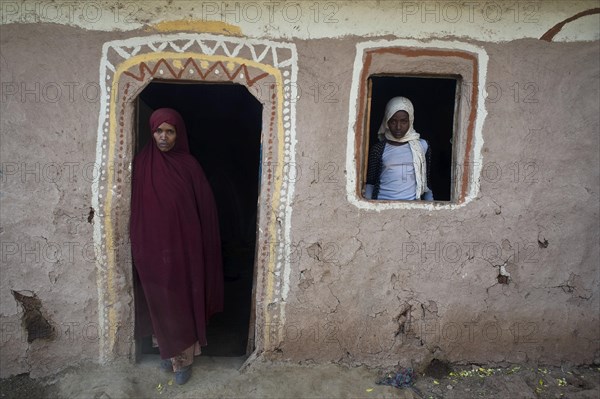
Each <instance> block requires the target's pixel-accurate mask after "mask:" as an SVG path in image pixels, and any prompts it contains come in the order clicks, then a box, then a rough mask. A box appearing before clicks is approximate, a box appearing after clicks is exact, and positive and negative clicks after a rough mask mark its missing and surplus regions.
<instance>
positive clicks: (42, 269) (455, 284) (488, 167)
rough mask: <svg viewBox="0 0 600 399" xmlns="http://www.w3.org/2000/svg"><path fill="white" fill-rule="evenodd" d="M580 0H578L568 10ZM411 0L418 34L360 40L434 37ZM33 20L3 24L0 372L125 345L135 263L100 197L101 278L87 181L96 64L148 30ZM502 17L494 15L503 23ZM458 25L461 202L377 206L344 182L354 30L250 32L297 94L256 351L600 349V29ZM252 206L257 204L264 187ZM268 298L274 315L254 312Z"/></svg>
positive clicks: (502, 357) (583, 357)
mask: <svg viewBox="0 0 600 399" xmlns="http://www.w3.org/2000/svg"><path fill="white" fill-rule="evenodd" d="M341 4H342V5H346V6H348V4H347V3H346V2H341ZM584 6H585V4H583V6H582V5H581V4H580V3H577V7H578V8H577V11H579V10H580V9H585V7H584ZM348 7H349V6H348ZM385 7H390V6H389V5H386V6H385ZM385 7H384V8H385ZM481 7H484V5H482V6H481ZM556 7H558V8H559V9H556V10H554V11H555V12H554V13H553V12H552V10H551V11H548V12H547V13H546V14H544V17H543V18H542V19H540V20H538V23H537V24H534V25H524V26H526V27H527V29H529V30H531V29H533V30H534V33H535V34H538V33H539V32H541V33H543V32H545V31H546V30H547V29H549V28H550V27H552V26H553V25H554V24H555V23H556V22H559V21H560V20H561V18H562V17H563V16H564V15H566V16H570V15H572V14H573V13H571V14H568V12H567V11H568V9H567V10H563V9H562V8H560V7H559V6H556ZM392 9H394V8H393V7H392ZM346 10H348V8H346ZM9 11H10V10H9ZM383 11H385V10H383ZM383 11H382V12H383ZM388 11H389V10H388ZM406 11H407V10H405V12H406ZM4 12H5V14H4V15H7V14H6V10H5V11H4ZM11 12H12V11H11ZM148 12H149V11H148ZM149 13H150V16H151V17H152V16H154V17H156V15H157V14H153V13H152V12H149ZM359 13H360V10H354V11H352V12H350V14H349V15H350V16H356V14H359ZM21 14H22V13H21ZM19 15H20V14H19ZM175 15H177V13H175ZM406 15H407V18H409V16H410V18H409V20H408V21H407V23H408V24H410V23H411V22H412V25H410V26H411V27H414V26H417V28H418V29H416V30H414V31H415V34H414V35H412V36H411V35H407V34H401V33H400V32H399V31H394V32H390V31H389V29H388V28H386V29H387V31H386V29H384V30H383V31H381V30H379V29H376V28H375V27H373V26H371V25H369V24H367V25H368V27H364V26H362V27H361V28H360V29H366V30H368V31H369V32H370V33H369V36H370V38H369V40H372V39H373V38H375V39H393V38H394V37H407V38H411V37H419V36H426V37H429V36H427V33H424V32H428V31H429V30H430V29H431V27H430V26H429V25H428V24H426V23H425V24H424V23H422V22H419V21H420V19H419V18H420V17H421V14H414V15H416V17H415V16H411V14H406ZM482 15H483V14H482ZM490 18H491V17H490ZM563 19H564V18H563ZM13 22H15V21H13ZM29 22H35V21H27V20H24V21H16V22H15V23H10V24H4V25H2V26H1V27H0V29H1V33H2V35H1V42H0V45H1V54H2V58H1V59H0V66H1V71H0V80H1V82H2V93H1V96H2V101H1V103H0V107H1V108H0V111H1V114H2V115H1V116H2V117H1V122H0V123H1V140H2V148H1V156H2V160H1V161H2V191H1V193H2V197H1V198H0V200H1V205H2V209H1V217H2V220H1V230H0V235H1V241H2V248H1V249H2V254H1V256H2V268H1V273H2V279H1V289H0V299H1V301H0V317H1V325H2V336H1V342H0V348H1V354H2V356H1V358H0V363H1V364H0V369H1V370H2V371H1V372H2V376H3V377H4V376H8V375H13V374H18V373H22V372H31V373H32V376H41V375H48V374H53V373H55V372H56V371H58V370H60V369H62V368H64V367H67V366H70V365H74V364H77V363H78V362H99V361H106V360H107V359H106V358H105V357H103V354H106V353H107V351H108V352H109V353H110V354H111V356H110V357H109V358H110V359H112V358H127V357H131V354H132V345H133V342H132V340H131V329H132V328H133V319H132V306H133V304H132V293H131V290H130V287H131V281H130V276H129V275H128V274H127V273H118V271H119V270H126V269H127V262H126V258H127V254H128V249H129V248H128V247H127V240H126V237H124V236H125V235H126V225H127V220H126V209H125V210H123V209H122V208H121V209H120V210H119V209H115V210H112V211H113V213H109V215H110V216H115V215H116V216H118V218H116V220H112V221H111V223H113V222H114V223H117V224H118V226H117V228H116V230H115V231H116V232H117V237H115V241H114V242H113V243H112V245H113V246H116V247H113V248H109V250H111V251H113V253H115V252H118V253H119V254H120V255H119V257H118V258H117V259H118V260H119V262H120V260H123V263H118V262H117V264H116V268H115V269H114V271H116V272H117V273H116V274H114V275H112V277H110V279H108V280H110V284H112V285H111V287H112V288H114V291H110V292H114V294H115V295H114V297H111V298H108V299H107V300H104V299H103V298H105V297H106V295H107V294H106V292H107V288H106V284H108V283H106V281H108V280H107V278H106V275H105V273H106V270H105V269H103V265H104V263H102V262H103V259H102V257H103V256H106V254H107V248H104V247H103V246H102V245H106V243H104V242H103V241H102V240H99V239H98V237H99V234H100V233H97V232H98V231H100V230H101V228H102V226H106V223H107V221H106V213H103V212H102V209H99V207H97V206H94V204H93V197H94V195H96V196H97V195H98V192H93V191H92V187H94V184H98V185H99V186H101V184H99V183H100V182H101V179H102V170H105V168H106V165H103V164H102V158H100V159H98V154H101V153H102V152H101V151H102V150H101V149H100V150H98V148H99V147H100V148H102V145H103V144H102V143H100V146H99V147H98V140H99V134H98V132H99V126H98V124H99V120H100V119H101V118H100V117H102V116H103V115H104V113H106V112H108V110H107V109H104V108H103V106H102V101H101V100H102V91H101V87H103V86H102V85H103V82H99V74H98V71H99V66H100V62H101V54H102V46H103V45H104V44H105V43H106V42H109V41H113V40H117V39H128V38H134V37H137V38H140V37H141V38H143V37H145V36H148V35H150V34H156V31H152V32H148V31H146V30H139V29H137V27H136V29H132V30H127V31H122V32H117V31H115V30H114V28H110V27H109V28H107V29H100V27H97V29H98V30H86V29H83V28H81V27H77V26H71V27H68V26H64V25H66V24H56V23H54V24H53V23H43V22H44V21H37V22H42V23H29ZM228 22H229V23H231V22H233V23H234V25H235V22H236V21H235V20H233V21H232V20H229V21H228ZM485 22H486V21H485V19H484V20H483V22H482V23H484V24H485ZM507 24H508V25H507V26H508V28H506V29H505V30H502V29H499V31H500V32H504V33H503V35H508V36H510V35H509V34H507V33H506V30H511V29H510V28H511V24H510V23H507ZM71 25H73V24H71ZM75 25H77V24H75ZM240 25H241V32H244V29H255V28H256V25H255V24H249V23H248V21H243V18H242V19H241V20H240ZM407 26H409V25H407ZM452 26H453V27H454V28H455V29H458V30H459V31H460V29H461V28H460V27H458V28H457V27H456V26H457V25H456V24H455V25H452ZM464 26H465V27H466V28H465V29H466V30H467V31H468V32H467V33H465V35H464V37H461V38H459V39H460V40H458V39H456V38H453V39H452V40H457V41H459V42H462V43H468V44H469V45H473V46H477V47H478V48H480V49H481V50H482V51H483V52H484V53H485V54H487V57H488V62H487V68H486V81H485V85H486V88H487V100H486V101H485V103H480V104H478V107H479V108H478V109H479V111H481V110H483V109H485V110H486V112H487V115H486V116H485V118H483V119H482V121H483V125H482V126H481V138H480V139H481V143H482V147H481V154H480V158H478V159H474V160H473V162H479V163H480V165H479V166H480V168H479V173H478V174H477V175H475V176H473V179H472V181H471V182H470V184H473V185H474V187H476V191H475V192H476V195H475V197H474V198H472V199H471V200H470V201H469V202H468V203H465V204H464V205H462V206H457V207H454V208H451V207H441V208H434V209H431V208H427V209H425V208H414V209H408V208H407V209H403V208H397V209H376V208H372V209H370V208H368V207H366V208H364V207H357V206H356V205H355V203H353V202H352V201H350V199H351V196H352V195H353V194H352V192H349V191H348V190H347V186H348V184H347V183H348V181H347V179H348V172H349V171H348V165H349V164H348V156H349V155H348V154H350V156H355V155H356V154H355V153H354V152H353V151H350V152H348V142H349V139H348V137H349V135H348V132H349V130H350V131H352V129H354V127H353V126H352V123H351V122H349V118H348V115H349V113H351V112H356V107H357V105H356V104H355V103H354V102H353V101H352V100H351V97H352V93H351V87H352V83H353V82H352V79H353V74H354V72H355V69H356V68H357V66H356V64H355V59H356V54H357V47H356V46H357V43H360V42H363V41H364V40H366V38H365V37H361V36H339V34H338V33H327V31H325V33H323V32H321V31H319V32H320V33H319V34H320V35H321V36H325V37H319V38H306V37H304V38H299V37H293V36H290V37H285V35H287V34H288V32H287V31H285V30H284V31H282V32H280V34H281V35H282V37H275V38H273V36H277V35H276V34H274V33H267V34H264V35H263V36H264V38H266V39H269V40H276V41H281V42H284V43H293V45H294V46H295V50H296V52H297V80H296V85H295V86H296V87H297V88H298V98H297V99H296V101H295V105H294V106H295V121H294V122H295V126H294V129H295V135H294V141H295V150H294V154H293V155H294V170H295V172H296V173H295V174H294V175H293V176H292V175H289V174H287V172H289V169H286V170H287V172H286V170H281V171H280V173H279V174H276V175H275V176H274V177H272V179H281V180H282V181H284V182H287V183H288V184H290V185H292V184H293V187H294V190H293V195H292V197H291V202H290V204H289V209H288V210H289V212H290V213H289V215H283V216H284V218H285V217H289V221H288V222H289V223H288V224H287V226H289V229H288V231H287V235H285V236H283V238H281V237H271V238H272V239H275V240H278V241H279V242H280V243H281V242H282V243H283V244H282V245H281V247H280V249H279V250H280V252H281V257H282V258H283V260H282V262H283V264H284V266H285V272H284V273H283V275H282V276H281V278H280V280H277V281H278V282H279V286H280V287H281V292H280V291H277V292H270V291H268V289H269V288H268V284H266V283H263V282H262V281H264V279H265V278H266V277H267V276H268V275H269V274H270V272H269V270H270V269H267V268H266V267H267V266H264V267H263V265H269V264H270V263H269V261H268V260H267V259H266V258H265V259H263V260H264V262H263V263H260V264H259V266H258V267H259V270H258V273H259V274H258V286H257V297H256V310H257V319H256V345H257V348H258V349H257V354H259V355H263V356H265V357H267V358H272V359H290V360H295V361H297V360H301V361H302V360H306V361H315V362H327V361H340V362H344V363H349V364H361V363H364V364H369V365H376V366H383V365H393V364H403V365H406V364H410V363H412V364H413V365H415V366H419V365H421V364H423V363H424V362H426V361H427V360H429V359H431V358H432V357H438V358H442V359H446V360H449V361H455V362H482V363H488V362H523V361H536V362H541V363H549V364H561V363H563V362H566V363H589V362H593V361H595V362H598V361H599V360H600V359H599V358H600V353H599V346H598V334H599V331H598V314H597V309H598V306H599V296H598V288H597V285H598V284H597V282H598V268H597V259H598V257H599V253H598V251H599V250H598V245H597V243H598V239H599V232H598V204H599V202H598V192H599V187H598V181H599V169H600V168H599V166H600V165H599V155H598V146H599V142H598V129H599V126H600V124H599V120H598V115H597V109H598V101H599V100H598V72H599V70H600V65H599V61H598V42H597V40H596V41H591V42H589V41H577V40H564V42H552V41H550V42H548V41H545V40H539V37H541V34H540V35H539V36H533V34H531V35H530V36H527V35H524V36H525V37H523V38H516V37H512V38H511V37H508V38H505V39H504V40H509V39H510V40H509V41H502V42H499V41H498V40H495V39H494V40H492V38H493V35H491V36H489V34H488V33H484V34H482V35H483V37H482V38H481V39H480V40H478V39H477V38H475V37H472V36H473V35H474V33H472V32H471V29H472V26H471V25H468V24H466V22H465V24H464ZM519 26H522V25H517V24H515V25H514V28H515V29H512V30H516V31H518V29H516V27H519ZM102 27H106V26H105V25H102ZM178 27H179V30H178V29H175V31H181V30H182V29H181V25H178ZM337 27H338V29H342V28H343V29H342V30H344V29H346V28H347V25H345V24H344V23H340V24H339V25H337ZM339 27H342V28H339ZM493 27H494V28H496V27H497V26H496V25H493ZM176 28H177V27H176ZM205 28H206V29H207V31H209V32H211V33H218V34H226V35H227V34H228V33H227V32H223V31H222V32H215V31H214V30H210V29H209V28H210V26H207V25H205ZM190 29H191V30H192V31H193V29H198V28H197V26H196V27H191V28H190ZM289 29H290V32H292V31H293V29H292V28H291V27H290V28H289ZM306 29H307V28H306V27H305V26H304V25H302V32H305V30H306ZM565 29H566V28H565ZM183 31H185V32H188V33H189V30H185V29H183ZM574 32H575V33H573V37H579V36H578V35H582V34H583V35H584V36H585V37H588V36H591V37H592V38H594V37H595V35H596V36H597V34H596V33H595V32H592V33H589V32H587V31H586V30H585V29H583V33H582V31H581V30H577V29H575V30H574ZM197 33H198V34H203V32H202V31H200V32H197ZM230 33H231V32H230ZM392 33H393V35H392ZM327 35H329V36H330V37H327ZM499 35H500V34H499ZM586 35H587V36H586ZM233 36H235V37H244V36H243V34H241V36H240V34H239V33H237V34H235V35H233ZM300 36H301V35H300ZM459 36H460V35H459ZM500 36H502V35H500ZM254 37H259V38H260V37H261V36H260V35H255V36H254ZM527 37H529V38H527ZM438 39H439V38H438ZM442 39H444V38H443V37H442ZM448 40H449V39H448ZM424 68H426V66H424ZM392 72H393V71H392ZM432 95H434V94H432ZM259 100H260V101H261V102H263V104H269V99H268V98H264V97H263V98H259ZM267 119H268V118H267ZM349 128H350V129H349ZM130 133H131V132H130ZM131 138H132V136H131V135H129V136H127V139H128V140H131ZM131 145H132V144H131V142H128V143H126V144H125V146H126V147H127V146H131ZM99 151H100V152H99ZM350 165H352V163H350ZM297 172H299V173H297ZM266 173H267V172H266V171H265V172H264V174H263V181H268V178H269V176H268V175H267V174H266ZM124 191H125V192H126V191H127V187H124ZM125 199H126V198H125ZM125 199H124V200H123V204H125V203H126V200H125ZM260 211H261V212H262V214H267V213H269V211H270V210H269V209H268V204H264V203H263V204H261V210H260ZM113 219H114V218H113ZM274 220H275V219H274ZM263 223H264V222H263ZM113 227H114V226H113ZM95 229H96V230H95ZM119 234H120V235H121V236H118V235H119ZM109 246H110V245H109ZM261 267H262V268H261ZM282 292H284V293H285V295H283V294H282ZM267 298H268V299H267ZM273 304H276V306H278V309H279V310H278V312H279V313H278V314H280V315H283V316H284V317H280V318H279V319H273V318H272V317H267V315H268V314H269V313H268V312H269V311H270V310H269V309H270V308H271V307H272V306H275V305H273ZM109 309H111V310H110V311H112V312H116V313H115V314H118V315H119V317H120V319H118V320H119V324H118V326H117V325H115V324H111V322H110V321H106V320H105V316H104V315H105V314H109V313H110V312H109ZM111 329H117V330H115V331H110V330H111ZM107 340H108V341H110V342H109V344H110V345H109V344H106V345H105V344H103V342H104V343H105V342H107ZM111 340H112V341H111ZM103 348H104V349H103ZM103 351H104V352H103Z"/></svg>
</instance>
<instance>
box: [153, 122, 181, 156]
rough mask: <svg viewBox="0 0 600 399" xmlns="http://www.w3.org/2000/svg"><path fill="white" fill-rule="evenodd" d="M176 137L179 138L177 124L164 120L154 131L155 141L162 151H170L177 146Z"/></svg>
mask: <svg viewBox="0 0 600 399" xmlns="http://www.w3.org/2000/svg"><path fill="white" fill-rule="evenodd" d="M175 139H177V131H176V130H175V126H173V125H171V124H169V123H167V122H163V123H162V124H161V125H160V126H159V127H158V128H156V131H155V132H154V141H156V146H157V147H158V149H159V150H161V151H162V152H167V151H170V150H171V149H172V148H173V147H174V146H175Z"/></svg>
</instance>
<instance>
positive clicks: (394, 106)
mask: <svg viewBox="0 0 600 399" xmlns="http://www.w3.org/2000/svg"><path fill="white" fill-rule="evenodd" d="M398 111H405V112H406V113H407V114H408V121H409V128H408V131H407V132H406V134H405V135H404V136H402V137H401V138H399V139H397V138H395V137H394V136H393V135H392V132H390V129H389V128H388V121H389V120H390V119H391V118H392V116H394V114H395V113H396V112H398ZM414 114H415V111H414V108H413V105H412V103H411V102H410V100H409V99H408V98H406V97H394V98H392V99H391V100H390V101H388V103H387V105H386V106H385V115H384V117H383V121H381V126H380V127H379V131H378V132H377V135H378V136H379V140H380V141H384V140H385V139H387V140H390V141H396V142H398V143H406V142H408V145H409V146H410V151H411V152H412V158H413V165H414V168H415V178H416V180H417V190H416V195H417V199H420V198H421V195H423V193H424V192H426V191H428V190H429V189H428V188H427V163H426V162H425V152H424V151H423V147H422V146H421V143H420V142H419V138H420V137H421V136H420V135H419V133H417V132H416V131H415V129H414V128H413V122H414V120H415V117H414Z"/></svg>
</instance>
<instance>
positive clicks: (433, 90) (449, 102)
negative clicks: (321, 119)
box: [363, 75, 460, 201]
mask: <svg viewBox="0 0 600 399" xmlns="http://www.w3.org/2000/svg"><path fill="white" fill-rule="evenodd" d="M457 85H460V79H459V78H458V77H443V76H439V77H438V76H436V77H433V76H393V75H374V76H371V77H369V81H368V87H369V90H370V93H369V96H368V98H369V99H370V103H369V104H368V105H367V107H368V108H369V109H370V112H369V121H368V126H367V128H368V132H365V134H366V136H367V137H368V143H367V142H366V140H365V144H368V148H369V150H366V151H365V155H366V156H365V166H364V167H363V172H366V164H367V163H368V154H369V152H370V149H371V148H372V147H373V145H374V144H375V143H376V142H378V141H379V140H378V137H377V131H378V129H379V126H380V124H381V121H382V120H383V117H384V110H385V106H386V104H387V102H388V100H390V99H391V98H393V97H396V96H403V97H406V98H408V99H409V100H410V101H411V102H412V103H413V106H414V109H415V114H414V115H415V121H414V129H415V130H416V131H417V133H419V134H420V136H421V138H422V139H425V140H426V141H427V143H428V144H429V154H430V158H431V159H430V161H431V162H430V163H429V164H428V165H427V166H428V167H429V170H428V175H429V176H428V179H429V180H428V182H427V183H428V186H429V188H430V189H431V190H432V191H433V195H434V198H435V200H436V201H450V198H451V196H450V193H451V188H452V163H453V162H452V135H453V132H454V119H455V118H454V115H455V111H456V107H455V104H456V102H455V100H456V98H455V96H456V93H457V90H456V88H457ZM364 176H366V174H365V175H364ZM363 181H365V180H363Z"/></svg>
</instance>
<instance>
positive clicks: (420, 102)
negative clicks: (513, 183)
mask: <svg viewBox="0 0 600 399" xmlns="http://www.w3.org/2000/svg"><path fill="white" fill-rule="evenodd" d="M356 57H357V59H356V61H355V64H354V65H355V69H354V79H353V82H352V88H351V99H350V113H349V115H350V116H349V118H350V119H349V130H348V139H349V150H353V153H352V152H350V151H349V152H348V155H349V156H348V158H347V170H348V175H347V176H348V177H347V194H348V199H349V201H350V202H351V203H353V204H355V205H356V206H358V207H360V208H365V209H401V208H419V207H421V208H427V209H438V208H439V209H450V208H453V207H456V206H461V205H463V204H465V203H467V202H469V201H470V200H471V199H472V198H474V197H475V196H476V194H477V191H478V189H479V186H478V176H479V173H480V170H481V159H480V158H481V146H482V142H483V140H482V137H481V127H482V123H483V119H484V118H485V115H486V112H485V104H484V102H483V95H484V94H483V89H482V88H483V87H484V85H485V82H484V80H485V72H486V68H487V54H486V53H485V51H484V50H483V49H481V48H479V47H476V46H473V45H470V44H467V43H459V42H439V41H437V42H427V43H422V42H419V41H416V40H401V39H399V40H393V41H374V42H365V43H359V44H358V45H357V55H356ZM397 96H403V97H407V98H408V99H410V100H411V102H412V103H413V106H414V112H415V120H414V128H415V130H416V131H417V132H418V133H419V134H421V137H422V138H424V139H425V140H427V141H428V143H429V145H430V148H431V164H430V170H429V181H428V185H429V187H430V188H431V189H432V191H433V194H434V199H435V201H434V202H430V201H372V200H368V199H366V198H365V197H364V196H363V190H364V187H365V183H366V172H367V164H368V157H369V149H370V148H371V146H372V145H373V144H375V143H376V142H377V141H378V139H377V131H378V129H379V125H380V124H381V121H382V119H383V114H384V111H385V106H386V103H387V101H388V100H389V99H391V98H392V97H397ZM351 155H353V157H351Z"/></svg>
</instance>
